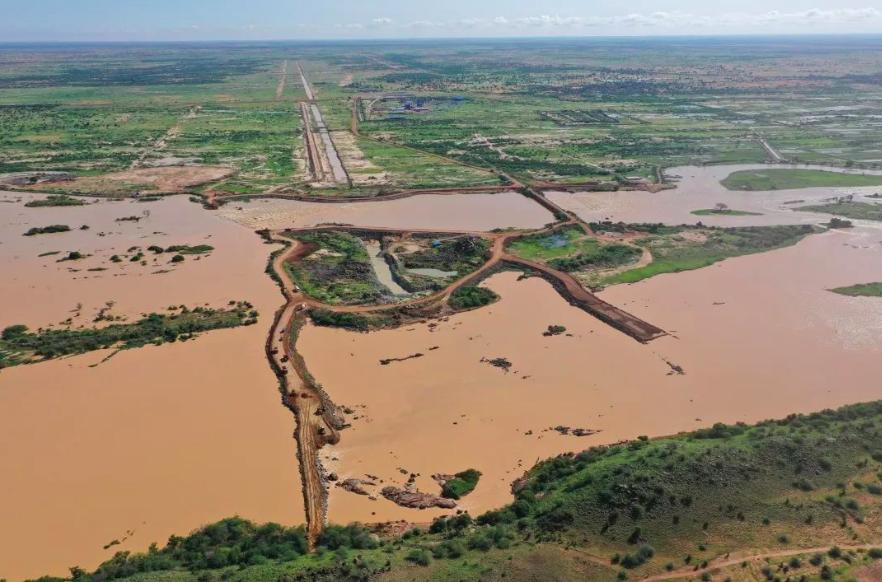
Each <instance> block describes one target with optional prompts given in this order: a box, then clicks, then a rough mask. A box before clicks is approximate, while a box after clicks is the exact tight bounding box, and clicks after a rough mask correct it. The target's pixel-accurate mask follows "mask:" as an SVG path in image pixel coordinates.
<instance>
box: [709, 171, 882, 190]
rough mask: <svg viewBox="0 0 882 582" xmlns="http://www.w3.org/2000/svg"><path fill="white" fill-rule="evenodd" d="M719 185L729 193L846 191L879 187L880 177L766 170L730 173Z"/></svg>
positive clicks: (880, 183)
mask: <svg viewBox="0 0 882 582" xmlns="http://www.w3.org/2000/svg"><path fill="white" fill-rule="evenodd" d="M721 184H722V185H723V186H725V187H726V188H727V189H729V190H748V191H760V192H761V191H768V190H793V189H796V188H821V187H827V188H846V187H860V186H879V185H882V176H873V175H865V174H845V173H842V172H828V171H826V170H799V169H786V168H769V169H762V170H740V171H738V172H733V173H731V174H729V175H728V176H727V177H726V178H725V179H724V180H723V181H722V182H721Z"/></svg>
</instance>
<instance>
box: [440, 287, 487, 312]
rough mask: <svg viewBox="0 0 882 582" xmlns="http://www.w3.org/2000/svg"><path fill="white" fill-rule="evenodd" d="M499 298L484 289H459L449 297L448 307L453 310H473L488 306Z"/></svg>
mask: <svg viewBox="0 0 882 582" xmlns="http://www.w3.org/2000/svg"><path fill="white" fill-rule="evenodd" d="M498 298H499V295H497V294H496V293H494V292H493V291H491V290H490V289H487V288H485V287H474V286H468V287H460V288H459V289H457V290H456V291H454V292H453V293H452V294H451V295H450V301H449V303H450V306H451V307H452V308H454V309H474V308H476V307H483V306H484V305H489V304H490V303H493V302H494V301H496V300H497V299H498Z"/></svg>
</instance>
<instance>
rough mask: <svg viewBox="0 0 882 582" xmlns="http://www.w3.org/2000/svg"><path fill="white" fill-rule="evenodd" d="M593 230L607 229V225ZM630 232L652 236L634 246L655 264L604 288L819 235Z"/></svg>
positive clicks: (779, 229) (775, 230)
mask: <svg viewBox="0 0 882 582" xmlns="http://www.w3.org/2000/svg"><path fill="white" fill-rule="evenodd" d="M593 226H596V227H597V228H606V226H605V225H593ZM626 228H628V229H632V230H637V231H641V232H647V233H648V234H649V236H646V237H644V238H640V239H637V240H634V241H633V242H634V243H635V244H637V245H640V246H643V247H645V248H647V249H649V251H650V252H651V253H652V262H651V263H650V264H649V265H646V266H644V267H639V268H636V269H631V270H627V271H624V272H621V273H617V274H614V275H611V276H609V277H606V278H604V279H603V280H602V282H603V283H604V284H607V285H615V284H618V283H634V282H636V281H640V280H642V279H647V278H649V277H653V276H655V275H659V274H662V273H678V272H680V271H689V270H692V269H700V268H702V267H707V266H708V265H712V264H714V263H716V262H718V261H722V260H723V259H727V258H730V257H737V256H741V255H748V254H753V253H761V252H765V251H770V250H774V249H779V248H783V247H787V246H791V245H794V244H796V243H798V242H799V241H800V240H802V239H803V238H804V237H806V236H808V235H809V234H812V233H813V232H815V229H814V227H812V226H809V225H792V226H791V225H788V226H745V227H737V228H712V227H694V226H681V227H661V226H659V227H656V226H654V225H627V226H626Z"/></svg>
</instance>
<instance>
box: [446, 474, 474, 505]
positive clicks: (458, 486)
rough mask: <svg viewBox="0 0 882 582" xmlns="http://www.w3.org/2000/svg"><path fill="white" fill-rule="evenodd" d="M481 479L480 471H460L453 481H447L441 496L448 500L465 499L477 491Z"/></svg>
mask: <svg viewBox="0 0 882 582" xmlns="http://www.w3.org/2000/svg"><path fill="white" fill-rule="evenodd" d="M480 479H481V472H480V471H477V470H475V469H466V470H465V471H460V472H459V473H457V474H455V475H454V476H453V479H449V480H447V481H445V483H444V486H443V487H441V495H442V496H443V497H447V498H448V499H459V498H461V497H464V496H466V495H468V494H469V493H471V492H472V491H474V490H475V487H477V486H478V481H479V480H480Z"/></svg>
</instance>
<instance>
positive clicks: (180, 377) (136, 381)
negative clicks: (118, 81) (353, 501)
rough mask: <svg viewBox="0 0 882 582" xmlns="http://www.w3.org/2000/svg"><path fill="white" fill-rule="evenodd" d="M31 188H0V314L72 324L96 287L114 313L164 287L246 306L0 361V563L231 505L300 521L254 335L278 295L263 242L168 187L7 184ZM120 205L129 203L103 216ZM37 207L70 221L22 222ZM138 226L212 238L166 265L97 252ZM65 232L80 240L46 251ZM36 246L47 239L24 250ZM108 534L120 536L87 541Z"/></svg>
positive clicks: (97, 302)
mask: <svg viewBox="0 0 882 582" xmlns="http://www.w3.org/2000/svg"><path fill="white" fill-rule="evenodd" d="M33 198H39V196H28V195H25V196H22V195H18V194H0V200H2V201H5V202H0V204H2V206H0V209H2V212H0V263H2V265H3V267H4V273H6V275H5V276H4V277H3V278H2V280H0V295H2V297H3V299H4V305H5V306H6V308H5V309H3V310H2V311H0V327H5V326H7V325H10V324H13V323H24V324H27V325H29V326H31V327H32V328H35V327H38V326H46V325H50V324H58V323H59V322H60V321H63V320H65V319H67V318H72V324H73V325H74V326H79V325H84V326H87V327H88V326H91V325H94V324H93V323H92V320H93V318H94V316H95V315H96V313H97V310H99V309H101V308H102V307H106V303H107V302H108V301H113V302H114V304H113V307H112V309H111V313H113V314H115V315H119V316H124V317H126V316H127V317H129V320H130V321H131V320H134V319H136V318H137V317H138V316H139V314H141V313H147V312H151V311H162V310H164V309H165V308H166V307H167V306H168V305H172V304H175V305H180V304H184V305H188V306H195V305H200V304H205V303H207V304H210V305H212V306H223V305H225V304H226V303H227V301H228V300H231V299H244V300H248V301H251V302H252V303H253V304H254V305H255V307H256V308H257V309H258V310H259V312H260V321H259V323H258V325H254V326H250V327H244V328H237V329H230V330H218V331H213V332H208V333H205V334H203V335H202V336H200V337H198V338H196V339H195V340H192V341H188V342H180V343H174V344H165V345H163V346H159V347H154V346H148V347H145V348H141V349H137V350H128V351H123V352H120V353H119V354H117V355H115V356H113V357H112V358H110V359H109V360H107V361H104V362H102V360H103V359H104V358H105V357H106V356H108V355H110V354H109V352H107V351H105V352H93V353H90V354H85V355H82V356H76V357H71V358H65V359H60V360H54V361H51V362H46V363H40V364H35V365H28V366H18V367H14V368H9V369H5V370H2V371H0V466H2V467H3V474H4V475H3V486H2V491H3V495H2V496H0V547H2V548H3V552H2V554H3V558H2V560H0V578H2V577H6V578H8V579H10V580H18V579H21V578H24V577H36V576H39V575H42V574H55V575H62V574H66V573H67V568H68V567H70V566H73V565H80V566H82V567H86V568H93V567H95V566H96V565H97V564H98V563H99V562H100V561H102V560H104V559H107V558H109V557H111V556H112V555H113V554H114V553H115V552H116V551H119V550H144V549H146V548H147V547H148V545H149V544H150V543H152V542H158V543H159V544H160V545H161V544H163V543H164V542H165V541H166V540H167V539H168V536H169V535H171V534H173V533H174V534H183V533H186V532H189V531H191V530H192V529H194V528H196V527H198V526H200V525H202V524H205V523H209V522H212V521H216V520H218V519H221V518H223V517H227V516H230V515H235V514H239V515H242V516H243V517H248V518H251V519H255V520H258V521H268V520H272V521H278V522H282V523H287V524H296V523H301V522H302V521H303V510H302V497H301V494H300V484H299V473H298V468H297V459H296V456H295V443H294V440H293V439H292V436H291V435H292V432H293V419H292V417H291V415H290V413H288V412H287V411H286V410H285V409H284V408H282V406H281V405H280V403H279V396H278V392H277V391H276V379H275V377H274V376H273V374H272V372H271V371H270V369H269V367H268V366H267V363H266V357H265V354H264V349H263V344H264V341H265V339H266V333H267V330H268V327H269V325H270V321H271V318H272V314H273V312H274V310H275V309H276V308H277V307H278V306H279V305H280V304H281V302H282V298H281V295H280V294H279V291H278V289H277V288H276V287H275V285H274V284H273V283H272V282H271V281H270V280H269V279H268V278H267V277H266V276H265V274H264V267H265V265H266V260H267V253H268V252H269V250H270V247H267V246H266V245H264V244H263V243H262V242H261V241H260V239H259V238H258V237H257V236H255V235H254V233H252V232H250V231H248V230H247V229H244V228H241V227H239V226H237V225H235V224H232V223H230V222H228V221H224V220H221V219H219V218H218V217H215V216H213V215H212V214H211V213H208V212H205V211H204V210H202V208H201V207H200V206H199V205H196V204H192V203H190V202H188V201H187V199H186V198H185V197H174V198H169V199H165V200H163V201H160V202H151V203H137V202H131V201H128V202H110V201H103V202H98V203H95V204H89V205H88V206H81V207H65V208H25V207H24V206H23V204H22V203H21V202H15V201H17V200H19V199H22V201H26V200H30V199H33ZM146 210H149V214H147V215H145V214H144V211H146ZM130 216H139V217H141V219H140V220H138V221H133V220H127V221H120V222H117V221H116V219H117V218H121V217H130ZM49 224H68V225H70V226H71V228H72V229H73V231H71V232H67V233H57V234H46V235H37V236H31V237H24V236H22V233H24V232H25V231H26V230H28V228H30V227H33V226H46V225H49ZM82 224H86V225H89V229H88V230H79V227H80V226H81V225H82ZM99 233H104V236H99ZM157 233H161V234H157ZM151 244H156V245H159V246H164V247H165V246H170V245H175V244H191V245H195V244H210V245H212V246H213V247H215V250H214V251H213V252H212V253H211V254H210V255H203V256H201V258H200V259H199V260H195V259H196V257H194V256H188V257H187V259H186V260H185V261H184V262H183V263H178V264H177V265H176V266H173V267H172V266H171V265H169V264H168V260H169V256H170V255H166V254H163V255H156V256H155V257H154V255H153V254H152V253H150V252H145V260H146V261H147V265H146V266H142V265H141V264H140V263H139V262H130V261H129V260H125V261H123V262H120V263H114V262H112V261H110V259H109V257H111V256H113V255H114V254H118V255H122V254H124V253H126V252H127V251H128V249H130V248H131V247H133V246H141V247H142V248H146V247H147V246H148V245H151ZM72 250H79V251H81V252H82V253H83V254H86V255H90V256H88V257H87V258H85V259H82V260H79V261H67V262H61V263H57V262H56V261H57V260H58V259H59V258H60V257H61V256H63V254H64V253H67V252H69V251H72ZM53 251H59V252H60V254H59V255H47V256H44V257H38V255H40V254H42V253H46V252H53ZM134 253H135V251H132V253H129V254H134ZM154 258H156V259H157V260H156V263H154V262H153V261H154ZM90 268H104V269H107V270H106V271H89V270H88V269H90ZM159 271H168V272H161V273H159V274H153V273H156V272H159ZM77 313H79V314H80V315H79V316H77ZM93 366H94V367H93ZM114 540H118V541H120V542H121V543H119V544H114V545H111V546H109V547H107V548H106V549H105V548H104V546H105V545H108V544H111V542H113V541H114Z"/></svg>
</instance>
